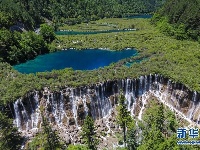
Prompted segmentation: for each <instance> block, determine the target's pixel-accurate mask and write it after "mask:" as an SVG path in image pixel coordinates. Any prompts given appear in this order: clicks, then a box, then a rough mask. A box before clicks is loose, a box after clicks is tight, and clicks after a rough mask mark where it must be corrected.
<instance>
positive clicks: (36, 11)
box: [0, 0, 164, 29]
mask: <svg viewBox="0 0 200 150" xmlns="http://www.w3.org/2000/svg"><path fill="white" fill-rule="evenodd" d="M163 2H164V0H101V1H99V0H31V1H28V0H1V2H0V18H1V19H0V26H1V27H9V26H10V25H14V24H16V23H17V22H21V23H24V25H25V27H26V28H29V29H31V28H34V27H36V26H37V25H38V24H41V23H42V22H44V21H45V19H48V20H49V21H51V23H53V24H54V25H56V26H57V25H60V24H59V23H68V24H74V23H79V22H83V21H86V22H88V21H90V20H97V19H100V18H104V17H108V18H110V17H123V16H127V15H132V14H135V13H137V14H138V13H151V12H154V11H155V10H156V9H157V8H158V7H160V6H161V5H162V4H163Z"/></svg>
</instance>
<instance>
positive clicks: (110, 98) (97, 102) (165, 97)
mask: <svg viewBox="0 0 200 150" xmlns="http://www.w3.org/2000/svg"><path fill="white" fill-rule="evenodd" d="M120 89H122V91H123V93H124V95H125V97H126V99H127V105H128V110H129V111H130V112H131V114H132V115H137V117H138V118H139V119H140V120H141V119H142V114H143V112H144V110H145V107H146V103H147V101H148V100H149V99H150V98H151V97H152V96H154V97H156V98H157V99H158V100H160V101H161V102H162V103H164V104H165V105H166V106H168V107H169V108H170V109H171V110H172V111H174V112H175V113H176V114H178V115H180V116H181V117H182V118H184V119H186V120H188V121H189V122H191V121H194V122H196V123H199V119H200V102H199V99H198V98H199V94H198V93H197V92H193V93H192V92H190V91H189V90H188V89H187V88H185V87H184V86H183V85H181V84H176V83H172V82H171V80H168V79H165V78H164V77H162V76H160V75H157V74H155V75H151V74H150V75H149V76H141V77H140V78H139V79H122V80H114V81H106V82H104V83H100V84H96V85H91V86H86V87H79V88H77V89H75V88H65V89H61V90H60V91H57V92H50V91H49V90H48V89H47V90H45V91H43V92H37V91H34V92H33V96H32V97H30V98H28V100H27V102H26V103H25V102H24V101H23V100H20V99H18V100H17V101H16V102H14V104H13V109H14V111H13V112H14V113H15V115H14V116H15V118H14V119H15V120H14V124H15V125H16V126H17V127H18V128H19V129H20V130H23V131H26V130H27V131H28V130H33V129H37V128H39V127H40V125H41V122H42V119H41V118H42V117H41V111H40V108H41V106H43V108H44V115H45V116H46V117H47V118H48V120H49V122H50V123H51V124H53V125H57V126H59V127H64V128H66V126H68V125H74V126H75V127H76V128H79V127H80V126H81V125H82V123H83V120H84V118H85V117H86V115H91V116H92V117H93V118H94V119H99V118H103V117H106V116H107V115H109V114H110V112H111V110H112V108H113V107H115V104H116V103H117V99H115V97H116V96H117V95H118V94H119V92H120ZM183 89H184V91H183ZM39 93H40V94H39ZM11 112H12V111H11ZM107 123H108V122H107ZM66 133H67V131H66Z"/></svg>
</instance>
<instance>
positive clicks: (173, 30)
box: [152, 0, 200, 40]
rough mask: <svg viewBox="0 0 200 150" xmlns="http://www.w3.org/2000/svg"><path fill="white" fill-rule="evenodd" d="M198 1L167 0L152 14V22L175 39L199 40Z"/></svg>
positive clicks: (199, 3)
mask: <svg viewBox="0 0 200 150" xmlns="http://www.w3.org/2000/svg"><path fill="white" fill-rule="evenodd" d="M199 7H200V1H199V0H194V1H193V0H187V1H184V0H168V1H167V2H166V3H165V5H164V6H163V7H162V8H161V9H159V11H157V12H156V14H154V17H153V21H152V22H154V23H156V24H157V26H159V27H160V29H161V31H163V32H164V33H166V34H167V35H170V36H174V37H175V38H177V39H180V40H184V39H191V40H199V36H200V23H199V22H200V16H199V13H200V10H199Z"/></svg>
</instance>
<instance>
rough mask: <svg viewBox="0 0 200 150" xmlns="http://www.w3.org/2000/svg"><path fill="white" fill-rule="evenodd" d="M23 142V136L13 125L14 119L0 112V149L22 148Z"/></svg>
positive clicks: (14, 149)
mask: <svg viewBox="0 0 200 150" xmlns="http://www.w3.org/2000/svg"><path fill="white" fill-rule="evenodd" d="M22 142H23V138H22V137H21V136H20V133H19V132H18V130H17V128H15V127H13V121H12V119H9V118H8V117H6V116H5V115H4V114H2V113H1V112H0V149H1V150H16V149H20V147H21V145H22Z"/></svg>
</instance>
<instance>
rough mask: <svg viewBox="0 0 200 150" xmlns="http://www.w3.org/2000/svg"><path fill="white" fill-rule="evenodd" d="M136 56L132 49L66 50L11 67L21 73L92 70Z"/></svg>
mask: <svg viewBox="0 0 200 150" xmlns="http://www.w3.org/2000/svg"><path fill="white" fill-rule="evenodd" d="M136 55H137V51H136V50H134V49H127V50H122V51H109V50H100V49H86V50H66V51H58V52H55V53H50V54H46V55H40V56H37V57H36V58H35V59H34V60H29V61H27V62H26V63H21V64H19V65H15V66H13V67H14V69H16V70H18V71H19V72H21V73H36V72H44V71H51V70H54V69H56V70H58V69H64V68H69V67H72V68H73V69H74V70H93V69H97V68H99V67H104V66H108V65H109V64H111V63H112V62H117V61H119V60H121V59H124V58H128V57H131V56H136Z"/></svg>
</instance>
